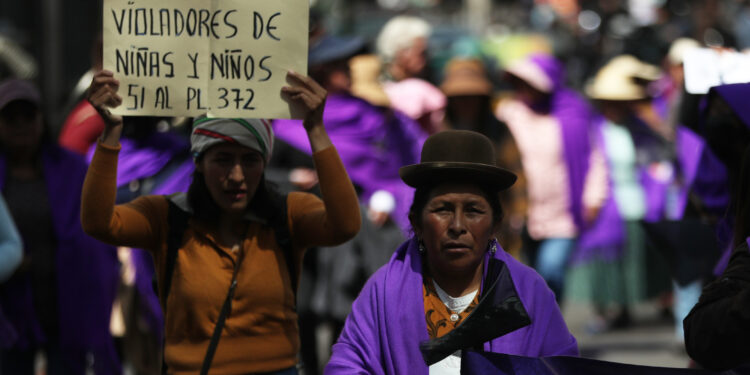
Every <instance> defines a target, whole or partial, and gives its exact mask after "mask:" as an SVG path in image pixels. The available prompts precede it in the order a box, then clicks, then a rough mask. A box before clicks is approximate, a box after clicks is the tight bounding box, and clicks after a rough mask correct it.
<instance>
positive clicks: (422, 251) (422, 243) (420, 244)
mask: <svg viewBox="0 0 750 375" xmlns="http://www.w3.org/2000/svg"><path fill="white" fill-rule="evenodd" d="M419 252H420V253H421V254H424V252H425V248H424V242H422V240H419Z"/></svg>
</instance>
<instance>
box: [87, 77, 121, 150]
mask: <svg viewBox="0 0 750 375" xmlns="http://www.w3.org/2000/svg"><path fill="white" fill-rule="evenodd" d="M119 88H120V81H118V80H117V79H115V77H114V74H113V73H112V72H110V71H108V70H102V71H100V72H98V73H96V74H95V75H94V79H93V80H91V86H89V89H88V92H87V93H86V100H88V101H89V103H91V105H92V106H94V108H95V109H96V112H98V113H99V116H101V117H102V119H103V120H104V124H105V127H104V131H103V132H102V137H101V140H102V143H106V144H108V145H110V146H117V144H118V141H119V139H120V132H121V131H122V116H118V115H115V114H112V112H110V110H109V108H115V107H117V106H119V105H120V104H122V98H121V97H120V96H119V95H117V90H118V89H119Z"/></svg>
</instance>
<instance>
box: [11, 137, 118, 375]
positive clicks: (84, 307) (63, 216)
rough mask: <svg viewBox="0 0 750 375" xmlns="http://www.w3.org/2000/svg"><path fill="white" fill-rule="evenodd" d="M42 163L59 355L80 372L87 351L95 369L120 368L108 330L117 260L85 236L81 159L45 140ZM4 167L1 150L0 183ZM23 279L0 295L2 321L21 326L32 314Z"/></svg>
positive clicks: (25, 341)
mask: <svg viewBox="0 0 750 375" xmlns="http://www.w3.org/2000/svg"><path fill="white" fill-rule="evenodd" d="M42 166H43V174H44V178H45V181H46V185H47V188H48V197H49V202H50V205H51V215H52V223H53V226H54V228H53V229H54V234H55V237H56V242H57V250H56V254H57V258H56V265H57V288H58V309H59V314H60V315H59V327H60V331H59V340H60V345H61V347H62V348H63V358H64V359H65V361H66V363H67V365H68V366H69V367H70V369H71V370H72V373H76V374H82V373H84V367H85V365H86V363H87V353H91V354H93V356H94V370H95V372H96V373H97V374H119V373H120V372H121V369H120V364H119V360H118V358H117V354H116V352H115V348H114V341H113V340H112V337H111V335H110V333H109V320H110V314H111V310H112V302H113V301H114V297H115V293H116V288H117V279H118V274H119V265H118V261H117V254H116V252H115V248H114V247H112V246H109V245H105V244H103V243H101V242H98V241H96V240H94V239H93V238H91V237H89V236H87V235H86V234H85V233H84V232H83V229H82V228H81V221H80V207H81V189H82V186H83V179H84V177H85V175H86V163H85V162H84V160H83V158H81V157H80V156H79V155H76V154H73V153H71V152H69V151H66V150H63V149H62V148H60V147H58V146H56V145H45V146H44V148H43V151H42ZM6 168H7V167H6V162H5V156H0V188H2V187H4V186H5V182H6V178H7V169H6ZM23 284H26V285H21V286H19V287H17V288H13V289H9V288H5V290H4V291H3V294H2V297H1V299H0V308H2V310H3V312H4V313H5V319H7V320H6V322H5V323H6V324H9V325H11V326H15V327H22V326H23V325H24V324H26V323H28V322H29V319H34V318H33V317H34V316H35V315H36V313H35V312H34V306H33V304H32V303H31V294H30V293H31V287H30V283H28V282H27V283H23ZM0 318H1V317H0ZM2 325H3V323H1V322H0V326H2ZM37 326H38V323H37ZM38 338H39V337H29V336H27V335H24V334H21V335H19V337H18V339H17V340H16V342H15V343H13V344H12V345H13V346H14V347H18V348H28V347H30V346H33V345H37V344H39V342H38V341H37V339H38Z"/></svg>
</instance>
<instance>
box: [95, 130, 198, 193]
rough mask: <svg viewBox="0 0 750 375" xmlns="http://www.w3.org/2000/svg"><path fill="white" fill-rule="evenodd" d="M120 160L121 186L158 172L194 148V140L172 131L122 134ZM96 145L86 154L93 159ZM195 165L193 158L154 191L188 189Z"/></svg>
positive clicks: (118, 178)
mask: <svg viewBox="0 0 750 375" xmlns="http://www.w3.org/2000/svg"><path fill="white" fill-rule="evenodd" d="M120 146H121V149H120V154H119V157H118V162H117V163H118V164H117V186H118V187H120V186H123V185H125V184H127V183H129V182H130V181H133V180H137V179H141V178H148V177H152V176H154V175H156V174H157V173H158V172H159V171H160V170H162V168H164V167H165V166H166V165H167V164H168V163H169V162H170V161H172V159H174V158H175V156H177V155H180V154H182V153H189V152H190V144H189V143H188V142H187V141H186V140H183V139H182V138H180V137H179V136H177V135H175V134H171V133H154V134H152V135H150V136H149V137H148V138H146V139H144V140H140V141H138V140H133V139H130V138H122V139H121V140H120ZM95 150H96V145H93V146H92V147H91V148H90V149H89V151H88V153H87V155H86V157H87V160H88V161H89V162H91V158H93V156H94V151H95ZM193 169H194V165H193V162H192V159H190V160H188V161H186V162H185V163H184V164H182V165H180V166H178V167H177V168H176V169H175V171H174V172H173V173H172V175H171V176H169V178H168V179H167V180H165V181H164V182H163V183H161V184H160V185H159V186H156V187H154V189H153V190H152V191H151V192H150V194H156V195H158V194H171V193H176V192H186V191H187V189H188V187H189V186H190V182H191V181H192V177H191V176H192V173H193Z"/></svg>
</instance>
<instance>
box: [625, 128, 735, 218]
mask: <svg viewBox="0 0 750 375" xmlns="http://www.w3.org/2000/svg"><path fill="white" fill-rule="evenodd" d="M638 142H639V141H638V140H636V144H638ZM636 147H637V146H636ZM675 147H676V151H677V155H676V156H677V160H676V164H677V169H676V170H677V171H678V173H679V175H680V177H681V179H682V183H681V185H680V188H679V190H678V191H677V202H676V204H677V206H676V210H675V212H673V213H672V215H673V216H674V217H671V218H668V219H672V220H677V219H680V218H682V216H683V215H684V212H685V208H686V207H687V202H688V195H689V193H690V192H691V191H692V190H693V189H694V188H697V190H696V191H695V192H696V194H698V195H699V196H700V197H701V198H703V199H704V200H705V203H706V204H707V205H708V207H709V208H713V209H716V210H720V209H721V208H720V206H721V204H722V203H726V202H728V201H727V199H728V196H727V194H728V191H727V190H725V189H724V187H725V184H726V178H727V177H726V176H727V174H726V168H724V167H723V166H722V165H721V163H720V162H719V161H718V159H716V157H715V156H713V153H711V151H710V150H709V149H708V148H707V147H706V143H705V141H704V140H703V139H702V138H700V137H699V136H698V135H697V134H695V133H693V132H692V131H691V130H689V129H688V128H686V127H684V126H678V127H677V132H676V140H675ZM699 172H700V173H699ZM673 182H674V178H671V179H668V180H659V179H657V178H654V177H653V176H652V174H651V173H649V172H648V170H647V169H646V168H644V169H642V170H641V184H642V186H643V189H644V190H645V193H646V207H647V209H646V215H645V218H644V220H645V221H648V222H655V221H659V220H663V219H665V218H667V217H665V215H666V210H667V195H668V193H669V186H670V185H671V184H672V183H673Z"/></svg>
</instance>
